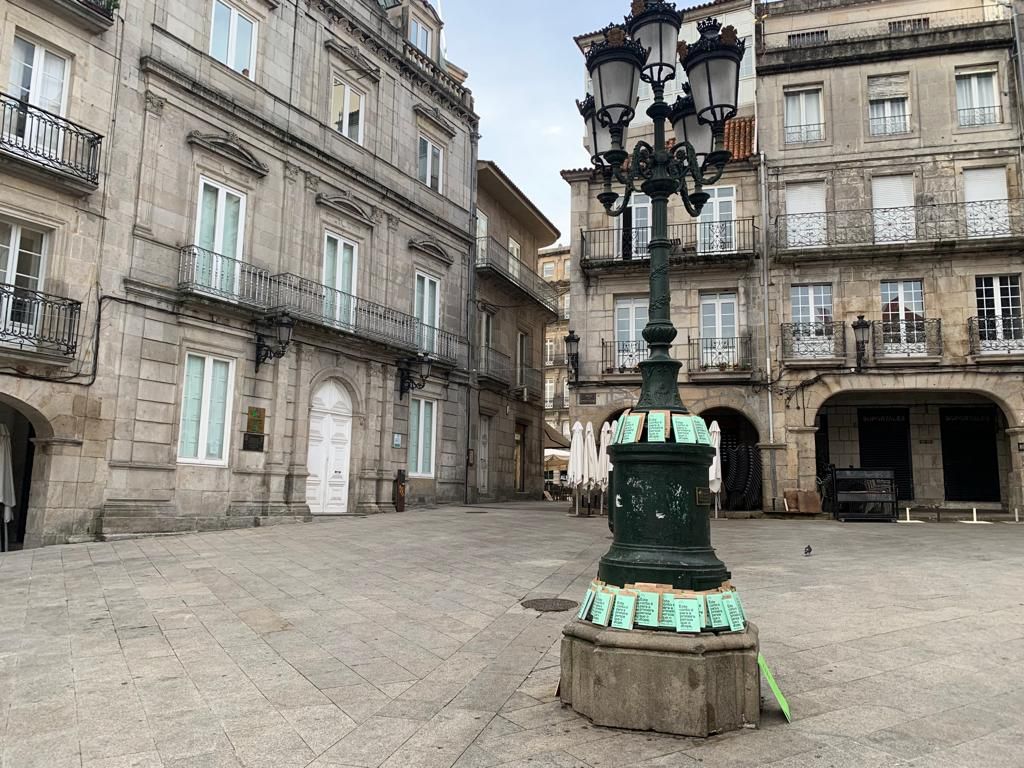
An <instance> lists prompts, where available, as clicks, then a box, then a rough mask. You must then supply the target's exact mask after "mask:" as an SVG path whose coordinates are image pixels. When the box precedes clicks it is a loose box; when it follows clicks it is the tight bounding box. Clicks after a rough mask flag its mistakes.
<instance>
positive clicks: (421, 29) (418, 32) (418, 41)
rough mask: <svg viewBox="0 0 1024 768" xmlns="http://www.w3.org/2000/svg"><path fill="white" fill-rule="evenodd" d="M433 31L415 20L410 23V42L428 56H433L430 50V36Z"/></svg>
mask: <svg viewBox="0 0 1024 768" xmlns="http://www.w3.org/2000/svg"><path fill="white" fill-rule="evenodd" d="M431 33H432V30H431V29H430V27H427V26H425V25H424V24H423V23H422V22H421V21H420V20H419V19H415V18H414V19H413V20H412V21H411V22H410V23H409V42H411V43H412V44H413V45H415V46H416V47H417V48H419V49H420V50H421V51H422V52H423V53H425V54H427V56H432V55H433V54H432V53H431V48H430V36H431Z"/></svg>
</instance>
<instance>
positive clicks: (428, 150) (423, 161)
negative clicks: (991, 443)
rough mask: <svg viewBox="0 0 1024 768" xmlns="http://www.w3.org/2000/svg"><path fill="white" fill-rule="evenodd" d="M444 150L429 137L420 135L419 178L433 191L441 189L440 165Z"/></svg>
mask: <svg viewBox="0 0 1024 768" xmlns="http://www.w3.org/2000/svg"><path fill="white" fill-rule="evenodd" d="M443 161H444V150H442V149H441V148H440V147H438V146H437V145H436V144H434V142H432V141H431V140H430V139H428V138H426V137H424V136H420V151H419V179H420V181H422V182H423V183H424V184H426V185H427V186H428V187H430V188H431V189H432V190H434V191H435V192H440V191H441V181H442V179H441V167H442V163H443Z"/></svg>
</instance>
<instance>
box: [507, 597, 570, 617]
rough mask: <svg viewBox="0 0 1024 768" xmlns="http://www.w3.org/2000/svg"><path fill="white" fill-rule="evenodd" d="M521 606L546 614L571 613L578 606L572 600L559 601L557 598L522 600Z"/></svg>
mask: <svg viewBox="0 0 1024 768" xmlns="http://www.w3.org/2000/svg"><path fill="white" fill-rule="evenodd" d="M521 605H522V606H523V608H530V609H532V610H534V611H541V612H542V613H548V612H552V611H554V612H558V611H571V610H572V609H573V608H578V607H579V605H580V604H579V603H576V602H573V601H572V600H560V599H558V598H552V597H542V598H539V599H537V600H523V602H522V603H521Z"/></svg>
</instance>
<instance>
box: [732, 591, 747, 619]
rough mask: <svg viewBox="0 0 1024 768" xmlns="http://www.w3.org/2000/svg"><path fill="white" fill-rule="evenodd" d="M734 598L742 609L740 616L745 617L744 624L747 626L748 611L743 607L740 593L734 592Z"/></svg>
mask: <svg viewBox="0 0 1024 768" xmlns="http://www.w3.org/2000/svg"><path fill="white" fill-rule="evenodd" d="M732 596H733V597H735V598H736V605H738V606H739V608H740V616H742V617H743V623H744V624H745V623H746V621H747V609H746V608H744V607H743V601H742V600H740V593H739V592H735V591H734V592H733V593H732Z"/></svg>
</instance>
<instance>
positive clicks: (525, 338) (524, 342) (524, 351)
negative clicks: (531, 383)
mask: <svg viewBox="0 0 1024 768" xmlns="http://www.w3.org/2000/svg"><path fill="white" fill-rule="evenodd" d="M532 363H533V354H532V350H531V348H530V334H528V333H523V332H522V331H520V332H519V333H518V335H517V337H516V386H519V387H522V386H524V385H525V384H526V369H527V368H529V367H530V366H531V365H532Z"/></svg>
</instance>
